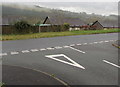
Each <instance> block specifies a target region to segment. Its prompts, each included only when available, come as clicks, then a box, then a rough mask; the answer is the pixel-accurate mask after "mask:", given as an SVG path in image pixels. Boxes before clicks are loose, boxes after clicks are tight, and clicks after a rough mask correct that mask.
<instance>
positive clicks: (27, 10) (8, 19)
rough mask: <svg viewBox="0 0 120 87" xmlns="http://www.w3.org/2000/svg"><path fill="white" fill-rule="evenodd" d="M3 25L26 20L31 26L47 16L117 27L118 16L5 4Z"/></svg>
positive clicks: (3, 6) (3, 7)
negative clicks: (97, 22)
mask: <svg viewBox="0 0 120 87" xmlns="http://www.w3.org/2000/svg"><path fill="white" fill-rule="evenodd" d="M2 14H3V24H11V23H14V22H16V21H19V20H26V21H28V22H29V23H31V24H34V23H37V22H41V23H42V22H43V21H44V19H45V17H46V16H49V17H50V18H52V19H57V20H61V19H69V20H71V21H72V20H74V19H80V20H81V21H82V22H84V23H85V24H88V23H91V22H94V21H96V20H98V21H100V23H102V24H103V25H104V26H117V25H118V23H117V19H118V17H117V16H116V15H110V16H102V15H97V14H94V13H93V14H87V13H85V12H81V13H74V12H69V11H63V10H57V9H50V8H45V7H40V6H37V5H24V4H23V5H18V4H3V5H2Z"/></svg>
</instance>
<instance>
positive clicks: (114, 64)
mask: <svg viewBox="0 0 120 87" xmlns="http://www.w3.org/2000/svg"><path fill="white" fill-rule="evenodd" d="M103 62H105V63H108V64H110V65H112V66H115V67H117V68H120V66H118V65H116V64H114V63H111V62H109V61H107V60H103Z"/></svg>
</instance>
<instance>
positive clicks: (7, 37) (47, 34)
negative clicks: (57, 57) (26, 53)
mask: <svg viewBox="0 0 120 87" xmlns="http://www.w3.org/2000/svg"><path fill="white" fill-rule="evenodd" d="M115 32H120V29H107V30H81V31H65V32H42V33H34V34H17V35H2V37H1V40H2V41H5V40H21V39H33V38H45V37H58V36H71V35H87V34H102V33H115Z"/></svg>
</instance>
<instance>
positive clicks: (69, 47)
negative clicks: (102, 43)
mask: <svg viewBox="0 0 120 87" xmlns="http://www.w3.org/2000/svg"><path fill="white" fill-rule="evenodd" d="M69 48H71V49H73V50H75V51H78V52H80V53H85V52H84V51H81V50H78V49H76V48H73V47H69Z"/></svg>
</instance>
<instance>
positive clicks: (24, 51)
mask: <svg viewBox="0 0 120 87" xmlns="http://www.w3.org/2000/svg"><path fill="white" fill-rule="evenodd" d="M29 52H30V51H29V50H22V53H29Z"/></svg>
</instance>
